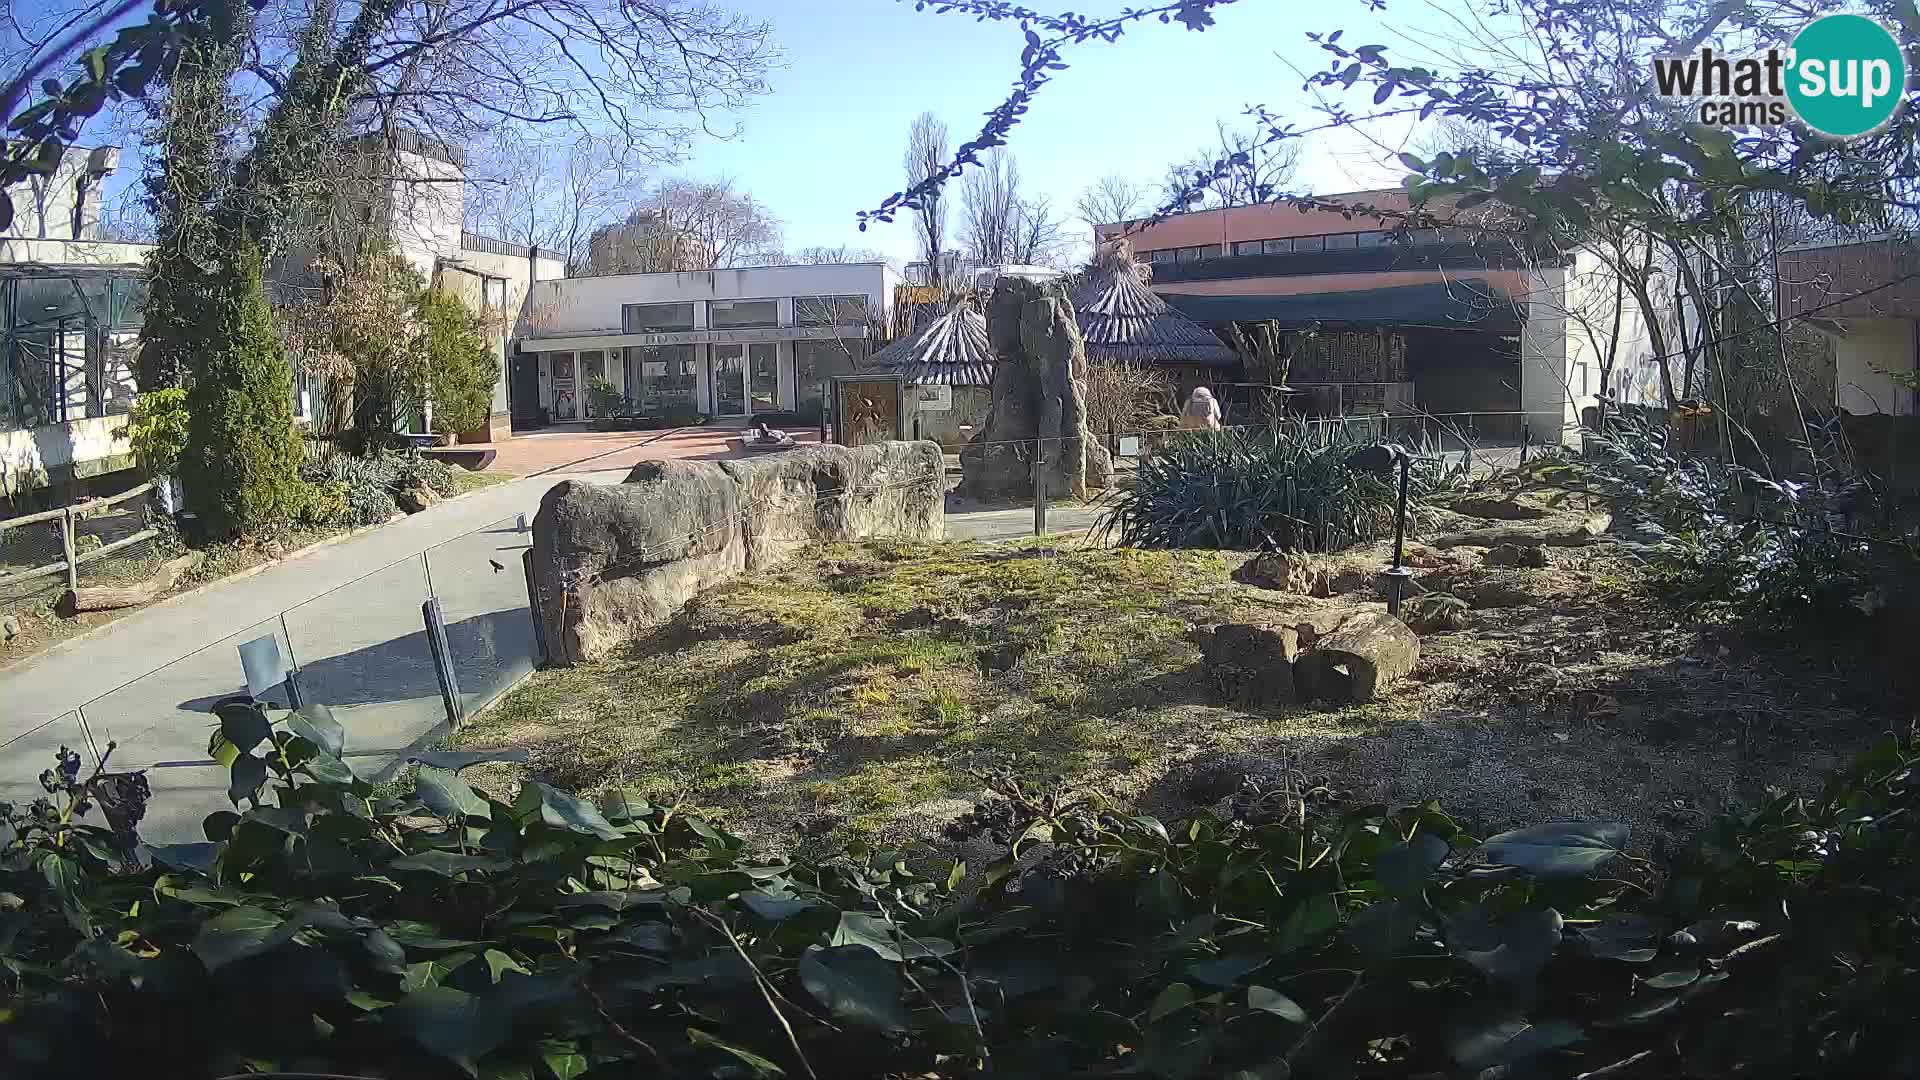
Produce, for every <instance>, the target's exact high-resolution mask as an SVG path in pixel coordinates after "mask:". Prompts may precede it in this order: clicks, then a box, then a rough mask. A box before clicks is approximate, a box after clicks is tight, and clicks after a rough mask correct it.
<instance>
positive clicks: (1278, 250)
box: [1260, 239, 1293, 255]
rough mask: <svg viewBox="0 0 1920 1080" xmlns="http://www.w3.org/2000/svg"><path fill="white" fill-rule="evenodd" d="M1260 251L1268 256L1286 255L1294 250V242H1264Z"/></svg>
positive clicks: (1283, 240) (1261, 243)
mask: <svg viewBox="0 0 1920 1080" xmlns="http://www.w3.org/2000/svg"><path fill="white" fill-rule="evenodd" d="M1260 250H1261V251H1263V252H1265V253H1266V254H1268V255H1285V254H1287V253H1289V252H1291V251H1292V250H1293V241H1292V240H1285V239H1282V240H1262V241H1261V242H1260Z"/></svg>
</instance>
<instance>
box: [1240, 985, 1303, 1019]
mask: <svg viewBox="0 0 1920 1080" xmlns="http://www.w3.org/2000/svg"><path fill="white" fill-rule="evenodd" d="M1247 1008H1249V1009H1257V1010H1259V1011H1260V1012H1264V1013H1272V1014H1273V1015H1275V1016H1277V1017H1279V1018H1280V1019H1282V1020H1285V1021H1288V1022H1289V1023H1294V1024H1304V1023H1306V1022H1307V1010H1305V1009H1303V1008H1301V1007H1300V1003H1299V1002H1297V1001H1295V1000H1293V999H1292V998H1290V997H1288V996H1287V995H1285V994H1283V993H1281V992H1280V991H1278V990H1269V989H1268V988H1266V987H1264V986H1249V987H1247Z"/></svg>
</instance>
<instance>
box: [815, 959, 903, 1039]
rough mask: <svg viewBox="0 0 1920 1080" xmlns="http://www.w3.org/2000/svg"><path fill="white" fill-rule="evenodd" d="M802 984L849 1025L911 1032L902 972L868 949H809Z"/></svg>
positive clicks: (886, 1030) (891, 1031)
mask: <svg viewBox="0 0 1920 1080" xmlns="http://www.w3.org/2000/svg"><path fill="white" fill-rule="evenodd" d="M800 984H801V985H802V986H805V987H806V988H807V993H809V994H812V995H813V997H814V1000H816V1001H818V1002H819V1003H820V1004H822V1005H825V1006H826V1007H827V1009H828V1011H830V1012H832V1013H833V1015H835V1016H837V1017H839V1018H840V1019H842V1020H845V1021H847V1022H848V1023H851V1024H859V1025H862V1026H864V1027H870V1028H878V1029H879V1030H881V1031H885V1032H888V1033H895V1032H902V1031H905V1030H907V1026H908V1023H909V1018H908V1016H907V1009H906V1006H905V1005H903V1004H902V1003H901V1001H900V995H901V989H900V987H901V983H900V974H899V972H898V971H896V970H895V969H894V967H893V965H892V964H889V963H887V962H886V961H885V960H882V959H880V957H879V956H877V955H875V954H874V952H873V950H872V949H869V948H867V947H866V946H864V945H836V946H834V947H833V948H829V949H822V948H818V947H815V948H811V949H808V950H807V951H806V953H805V954H804V955H802V956H801V957H800Z"/></svg>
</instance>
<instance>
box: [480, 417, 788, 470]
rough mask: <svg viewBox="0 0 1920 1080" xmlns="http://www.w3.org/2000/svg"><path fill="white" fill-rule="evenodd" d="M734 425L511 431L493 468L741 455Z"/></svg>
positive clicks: (602, 466)
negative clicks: (519, 433)
mask: <svg viewBox="0 0 1920 1080" xmlns="http://www.w3.org/2000/svg"><path fill="white" fill-rule="evenodd" d="M740 434H741V430H740V428H739V427H737V426H728V425H725V424H720V423H715V424H711V425H707V426H704V427H696V428H679V429H676V430H673V431H618V432H614V431H588V430H587V429H586V425H584V424H563V425H560V426H558V427H553V428H547V429H544V430H541V431H534V432H528V433H526V434H523V435H515V436H514V437H513V438H512V439H510V440H508V441H506V442H503V443H498V444H496V445H495V450H496V451H497V453H496V456H495V458H494V462H493V466H492V467H493V468H494V469H495V470H496V471H499V472H508V473H512V474H513V475H515V476H534V475H538V474H543V473H556V472H578V471H581V470H585V469H594V470H612V469H620V470H622V471H624V470H627V469H631V468H633V466H634V464H635V463H636V462H640V461H658V460H661V459H664V458H679V459H681V460H690V461H717V460H720V459H723V458H741V457H745V456H746V454H744V453H743V452H741V451H739V450H737V449H735V448H734V447H733V445H732V441H731V440H734V439H738V438H739V437H740ZM787 434H789V435H792V436H793V438H794V441H795V442H800V443H811V442H818V441H819V436H820V433H819V431H818V430H816V429H813V428H802V429H799V430H794V431H789V432H788V433H787Z"/></svg>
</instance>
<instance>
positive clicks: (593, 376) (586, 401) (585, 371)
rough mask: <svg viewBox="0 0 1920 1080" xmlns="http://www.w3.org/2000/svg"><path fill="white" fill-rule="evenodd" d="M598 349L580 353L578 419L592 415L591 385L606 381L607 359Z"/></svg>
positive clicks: (590, 417)
mask: <svg viewBox="0 0 1920 1080" xmlns="http://www.w3.org/2000/svg"><path fill="white" fill-rule="evenodd" d="M605 355H606V354H604V353H602V352H601V351H600V350H599V349H594V350H592V351H590V352H583V353H581V354H580V396H579V402H580V419H582V420H590V419H592V418H593V417H594V411H593V385H594V384H595V383H603V382H606V381H607V361H606V359H605Z"/></svg>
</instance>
